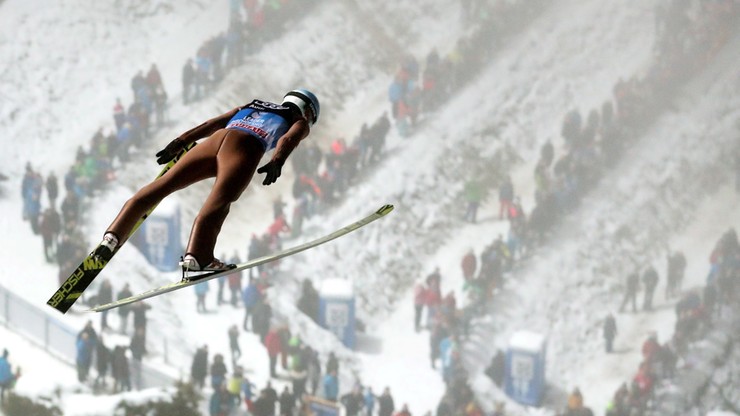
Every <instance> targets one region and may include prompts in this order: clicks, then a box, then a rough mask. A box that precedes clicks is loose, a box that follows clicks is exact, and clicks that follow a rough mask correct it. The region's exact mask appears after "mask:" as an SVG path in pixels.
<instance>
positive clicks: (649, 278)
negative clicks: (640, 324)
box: [642, 266, 658, 311]
mask: <svg viewBox="0 0 740 416" xmlns="http://www.w3.org/2000/svg"><path fill="white" fill-rule="evenodd" d="M642 282H643V283H644V284H645V299H644V302H643V305H642V308H643V309H644V310H646V311H650V310H652V309H653V294H654V293H655V287H656V286H658V272H657V271H655V268H654V267H653V266H648V268H647V269H646V270H645V273H643V275H642Z"/></svg>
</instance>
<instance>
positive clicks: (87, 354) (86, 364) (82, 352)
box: [77, 332, 93, 383]
mask: <svg viewBox="0 0 740 416" xmlns="http://www.w3.org/2000/svg"><path fill="white" fill-rule="evenodd" d="M92 351H93V343H92V340H91V339H90V335H89V334H88V333H87V332H82V333H81V334H80V336H79V337H78V338H77V379H78V380H79V381H80V382H81V383H82V382H84V381H85V380H87V374H88V373H89V372H90V364H91V363H92Z"/></svg>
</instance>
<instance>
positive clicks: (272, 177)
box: [257, 160, 284, 185]
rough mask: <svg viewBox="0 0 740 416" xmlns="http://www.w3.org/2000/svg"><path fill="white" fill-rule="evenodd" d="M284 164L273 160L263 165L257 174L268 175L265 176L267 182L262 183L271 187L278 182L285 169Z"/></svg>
mask: <svg viewBox="0 0 740 416" xmlns="http://www.w3.org/2000/svg"><path fill="white" fill-rule="evenodd" d="M283 163H284V162H280V161H275V160H271V161H269V162H267V163H265V164H264V165H262V167H261V168H259V169H257V173H266V174H267V175H266V176H265V180H264V181H262V185H269V184H271V183H275V181H277V178H279V177H280V171H281V170H282V169H283Z"/></svg>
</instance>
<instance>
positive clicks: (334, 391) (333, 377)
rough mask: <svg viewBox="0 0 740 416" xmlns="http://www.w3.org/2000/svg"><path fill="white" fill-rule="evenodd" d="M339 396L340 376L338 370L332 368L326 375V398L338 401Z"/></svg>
mask: <svg viewBox="0 0 740 416" xmlns="http://www.w3.org/2000/svg"><path fill="white" fill-rule="evenodd" d="M338 396H339V378H337V372H336V371H335V370H332V371H331V372H329V374H327V375H325V376H324V398H326V400H331V401H333V402H335V401H337V397H338Z"/></svg>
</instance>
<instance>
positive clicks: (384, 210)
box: [375, 204, 393, 215]
mask: <svg viewBox="0 0 740 416" xmlns="http://www.w3.org/2000/svg"><path fill="white" fill-rule="evenodd" d="M391 211H393V205H391V204H385V205H383V206H382V207H380V208H378V210H377V211H375V213H376V214H378V215H387V214H388V213H389V212H391Z"/></svg>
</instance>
